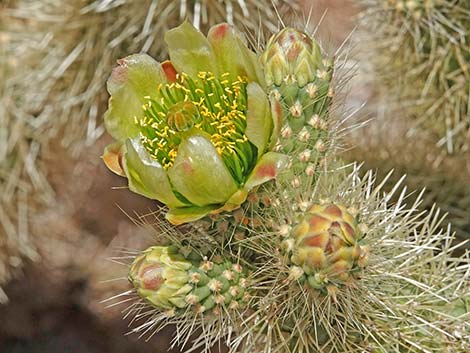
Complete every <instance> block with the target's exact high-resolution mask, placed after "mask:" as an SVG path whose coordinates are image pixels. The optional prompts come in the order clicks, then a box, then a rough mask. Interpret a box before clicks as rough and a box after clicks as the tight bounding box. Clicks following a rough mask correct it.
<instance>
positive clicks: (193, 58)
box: [165, 21, 217, 77]
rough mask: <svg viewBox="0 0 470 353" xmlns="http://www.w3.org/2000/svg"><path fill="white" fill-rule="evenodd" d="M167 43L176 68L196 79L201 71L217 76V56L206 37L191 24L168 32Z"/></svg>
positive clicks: (184, 24)
mask: <svg viewBox="0 0 470 353" xmlns="http://www.w3.org/2000/svg"><path fill="white" fill-rule="evenodd" d="M165 42H166V43H167V45H168V52H169V54H170V59H171V62H172V64H173V65H174V67H175V68H176V70H177V71H178V72H184V73H186V74H188V75H189V76H193V77H195V76H196V75H197V73H198V72H200V71H210V72H212V73H214V74H215V75H217V67H216V65H215V56H214V53H213V51H212V48H211V46H210V44H209V42H208V41H207V39H206V37H204V35H203V34H202V33H201V32H199V31H198V30H197V29H196V28H194V27H193V26H192V25H191V24H190V23H189V22H187V21H185V22H183V23H182V24H181V25H180V26H179V27H176V28H173V29H171V30H169V31H168V32H166V34H165Z"/></svg>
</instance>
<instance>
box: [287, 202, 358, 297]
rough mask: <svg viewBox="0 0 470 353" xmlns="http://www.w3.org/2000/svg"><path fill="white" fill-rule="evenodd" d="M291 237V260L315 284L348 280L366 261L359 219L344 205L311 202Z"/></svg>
mask: <svg viewBox="0 0 470 353" xmlns="http://www.w3.org/2000/svg"><path fill="white" fill-rule="evenodd" d="M290 237H291V238H292V239H293V240H294V245H293V249H292V253H293V255H292V256H291V261H292V263H293V264H294V265H296V266H298V267H297V268H298V271H301V272H303V273H305V277H306V278H305V279H306V282H307V283H308V284H309V285H310V286H311V287H312V288H317V289H320V288H324V287H326V285H335V284H341V283H345V282H346V281H348V280H349V279H352V277H353V276H354V274H356V273H358V272H359V271H360V270H361V269H362V268H363V267H364V266H365V265H366V264H367V247H366V246H364V245H359V244H360V241H361V240H362V235H361V232H360V230H359V228H358V225H357V222H356V220H355V219H354V217H353V216H352V215H351V214H350V213H349V212H348V211H347V210H346V209H345V208H344V207H343V206H341V205H335V204H326V205H313V206H311V207H310V208H309V209H308V210H307V211H306V214H305V216H304V217H303V218H302V219H301V220H300V221H299V223H298V224H297V225H295V226H294V228H293V229H292V231H291V232H290ZM299 278H300V276H299Z"/></svg>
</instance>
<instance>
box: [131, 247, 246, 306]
mask: <svg viewBox="0 0 470 353" xmlns="http://www.w3.org/2000/svg"><path fill="white" fill-rule="evenodd" d="M129 281H130V282H131V283H132V285H133V286H134V288H135V289H136V291H137V294H138V295H139V296H140V297H141V298H143V299H144V300H145V301H147V302H148V303H149V304H150V305H152V306H153V307H155V308H157V309H160V310H170V309H173V310H175V313H178V312H183V311H184V309H185V308H187V307H190V306H192V307H194V309H195V310H196V311H198V312H205V311H208V310H211V309H217V310H219V309H220V308H221V307H224V308H226V309H228V308H231V307H232V308H233V307H235V306H236V307H240V306H242V305H244V304H245V302H244V298H245V297H244V294H245V290H246V289H245V287H246V286H247V284H248V281H247V279H246V271H244V270H243V269H242V267H241V266H240V265H238V264H233V263H232V262H230V261H227V260H226V261H222V262H221V263H217V264H215V263H213V262H211V261H208V260H204V261H195V262H191V261H189V260H188V259H187V258H185V257H184V256H182V255H181V254H180V253H179V250H178V248H177V247H168V246H153V247H150V248H148V249H147V250H145V251H144V252H143V253H142V254H141V255H140V256H138V257H137V258H136V259H135V260H134V262H133V264H132V266H131V269H130V271H129Z"/></svg>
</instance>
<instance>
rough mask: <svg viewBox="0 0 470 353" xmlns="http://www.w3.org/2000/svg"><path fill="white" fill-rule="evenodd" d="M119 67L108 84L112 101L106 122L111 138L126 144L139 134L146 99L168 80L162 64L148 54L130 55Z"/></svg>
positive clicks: (119, 62) (115, 69) (122, 60)
mask: <svg viewBox="0 0 470 353" xmlns="http://www.w3.org/2000/svg"><path fill="white" fill-rule="evenodd" d="M118 64H119V65H118V66H117V67H115V68H114V69H113V72H112V74H111V76H110V78H109V79H108V82H107V88H108V92H109V94H110V95H111V98H110V99H109V108H108V110H107V111H106V113H105V115H104V122H105V126H106V130H107V131H108V132H109V134H110V135H111V136H113V137H114V138H115V139H116V140H118V141H121V142H124V141H125V140H126V139H127V138H132V137H135V136H137V134H138V133H139V127H138V126H137V124H135V118H137V119H140V118H141V117H142V116H143V110H142V104H143V103H144V102H145V98H144V97H145V96H152V94H153V92H154V91H155V87H156V86H157V85H158V84H159V83H160V82H166V79H165V75H164V73H163V70H162V68H161V67H160V64H159V63H158V62H157V61H155V60H154V59H153V58H151V57H150V56H148V55H147V54H135V55H130V56H128V57H126V58H124V59H120V60H118Z"/></svg>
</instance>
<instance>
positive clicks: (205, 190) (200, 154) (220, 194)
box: [168, 133, 237, 206]
mask: <svg viewBox="0 0 470 353" xmlns="http://www.w3.org/2000/svg"><path fill="white" fill-rule="evenodd" d="M168 175H169V177H170V180H171V183H172V184H173V186H174V188H175V190H177V191H178V192H179V193H181V194H182V195H183V196H184V197H185V198H186V199H188V200H189V201H190V202H191V203H193V204H194V205H196V206H207V205H211V204H223V203H225V202H226V201H227V200H228V199H229V198H230V196H231V195H232V194H233V193H235V192H236V191H237V185H236V184H235V181H234V180H233V179H232V176H231V174H230V172H229V171H228V169H227V167H226V166H225V164H224V162H223V161H222V158H221V157H220V156H219V154H218V153H217V151H216V149H215V148H214V146H213V145H212V143H211V142H210V140H209V139H208V138H207V137H206V135H205V134H204V135H203V134H202V133H195V134H192V135H189V137H187V138H186V139H185V140H183V141H182V142H181V144H180V146H179V148H178V155H177V157H176V159H175V163H174V165H173V166H172V167H171V168H169V169H168Z"/></svg>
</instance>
